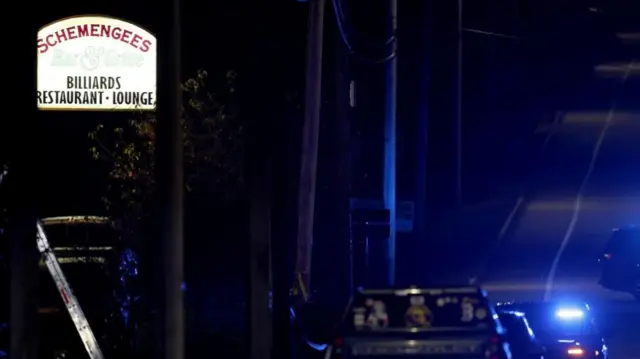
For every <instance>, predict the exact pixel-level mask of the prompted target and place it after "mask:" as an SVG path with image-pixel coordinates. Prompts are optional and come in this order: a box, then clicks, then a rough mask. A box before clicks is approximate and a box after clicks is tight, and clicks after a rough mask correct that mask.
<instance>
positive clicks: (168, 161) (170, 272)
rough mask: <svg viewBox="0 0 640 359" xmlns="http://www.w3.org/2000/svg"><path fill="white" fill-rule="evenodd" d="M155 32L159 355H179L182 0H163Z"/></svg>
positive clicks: (181, 321)
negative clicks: (158, 229) (159, 253)
mask: <svg viewBox="0 0 640 359" xmlns="http://www.w3.org/2000/svg"><path fill="white" fill-rule="evenodd" d="M161 4H162V5H163V6H162V7H164V10H163V11H161V13H164V14H167V15H166V16H162V17H161V21H160V22H159V24H160V26H159V35H160V36H158V62H157V74H158V75H157V79H158V105H157V116H158V118H157V124H156V139H157V142H156V151H157V154H156V156H157V161H156V178H157V181H158V195H159V202H160V203H159V204H160V205H159V207H158V208H159V209H160V215H159V217H158V218H157V219H158V222H157V223H158V225H160V226H162V230H161V231H159V233H158V234H159V235H160V237H161V238H160V239H161V247H160V251H161V255H160V256H159V258H162V261H163V262H162V263H160V266H161V268H162V270H161V271H160V274H161V275H162V277H163V279H162V280H160V281H159V284H160V286H161V288H162V291H161V292H160V293H159V294H161V298H162V305H161V306H160V308H159V309H160V312H161V313H162V315H161V323H162V325H161V328H162V334H161V335H159V336H160V339H161V343H162V344H161V345H160V353H157V355H158V356H157V357H158V358H165V359H183V358H184V349H185V344H184V341H185V331H184V325H185V324H184V303H183V293H182V283H183V280H184V274H183V273H184V241H183V235H184V234H183V233H184V231H183V225H184V223H183V216H184V177H183V176H184V174H183V160H184V156H183V142H182V140H183V139H182V123H181V109H182V90H181V87H180V85H181V82H182V74H181V70H182V68H181V53H182V47H181V36H182V31H181V24H180V21H181V15H180V14H181V11H180V10H181V1H180V0H166V1H164V2H162V3H161Z"/></svg>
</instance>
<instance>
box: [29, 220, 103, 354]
mask: <svg viewBox="0 0 640 359" xmlns="http://www.w3.org/2000/svg"><path fill="white" fill-rule="evenodd" d="M37 227H38V232H37V236H36V237H37V241H38V251H39V252H40V254H41V255H42V260H43V261H44V263H45V264H46V265H47V269H48V270H49V273H50V274H51V277H52V278H53V281H54V282H55V284H56V287H57V288H58V292H59V293H60V296H61V297H62V301H63V302H64V305H65V307H67V311H68V312H69V315H70V316H71V320H73V324H74V325H75V326H76V330H77V331H78V335H80V339H81V340H82V343H83V344H84V347H85V349H86V350H87V353H88V354H89V358H91V359H104V355H103V354H102V350H100V346H99V345H98V341H97V340H96V337H95V336H94V335H93V331H92V330H91V326H89V322H87V318H86V317H85V315H84V312H83V311H82V308H80V304H79V303H78V300H77V299H76V296H75V295H74V294H73V291H72V290H71V286H69V282H67V278H66V277H65V276H64V273H63V272H62V269H61V268H60V264H59V263H58V259H57V258H56V255H55V253H54V252H53V249H51V247H50V246H49V241H48V240H47V236H46V235H45V233H44V228H43V226H42V223H41V222H40V221H38V223H37Z"/></svg>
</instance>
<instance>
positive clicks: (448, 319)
mask: <svg viewBox="0 0 640 359" xmlns="http://www.w3.org/2000/svg"><path fill="white" fill-rule="evenodd" d="M492 313H493V312H492V310H491V308H490V307H489V304H488V302H487V300H486V298H484V296H483V295H482V294H481V293H480V292H477V293H473V292H469V293H447V292H446V291H442V290H439V291H432V292H422V293H420V294H418V295H407V294H405V293H402V294H398V293H397V292H395V291H388V292H385V293H382V292H376V293H366V292H365V293H361V294H358V295H357V296H356V297H355V298H354V299H353V301H352V303H351V305H350V307H349V308H348V310H347V313H346V315H345V320H344V323H343V330H344V331H345V332H347V333H349V332H354V333H355V332H371V331H398V330H410V331H416V330H451V329H487V328H490V327H491V325H492V324H493V319H492Z"/></svg>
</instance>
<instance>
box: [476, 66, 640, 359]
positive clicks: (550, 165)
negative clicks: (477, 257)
mask: <svg viewBox="0 0 640 359" xmlns="http://www.w3.org/2000/svg"><path fill="white" fill-rule="evenodd" d="M630 64H632V63H631V62H630V60H629V61H619V62H616V63H612V64H603V65H605V66H599V67H597V68H596V69H594V72H595V76H594V80H593V81H592V82H591V84H589V88H588V89H586V91H585V93H584V94H583V96H582V98H583V100H582V103H580V101H579V100H578V101H576V103H575V104H571V105H570V106H569V108H568V109H567V110H566V111H565V112H564V116H563V117H562V118H561V120H560V123H559V124H558V125H557V126H552V127H549V126H547V127H545V128H541V129H540V132H543V133H547V131H553V133H552V136H551V138H550V141H549V143H548V147H547V148H546V150H545V153H544V156H543V160H542V161H541V167H540V168H539V170H538V171H537V172H536V173H535V174H534V177H533V178H530V181H529V182H530V183H531V184H532V187H531V188H530V192H529V194H528V196H527V198H526V199H525V201H524V202H523V205H522V206H521V208H519V211H518V213H519V214H518V215H517V216H516V217H515V219H514V221H513V222H512V223H510V230H509V234H508V235H506V236H505V237H504V238H501V239H500V242H499V243H498V245H497V247H496V248H497V249H496V251H495V252H494V254H493V256H491V260H490V261H489V262H488V265H487V266H486V267H485V268H483V273H482V274H483V275H482V276H481V277H480V283H481V284H482V285H483V286H485V288H486V289H487V290H488V292H489V295H490V296H491V298H492V299H494V300H497V301H503V300H543V299H547V300H560V301H561V300H563V299H566V298H581V299H584V300H587V301H589V302H591V303H593V306H594V308H596V310H597V311H598V312H599V313H600V317H601V321H602V322H603V323H604V324H605V325H606V326H607V327H609V328H611V332H610V333H608V334H609V336H610V338H609V342H610V347H611V354H612V358H621V359H633V358H640V340H638V338H640V302H638V301H635V300H634V299H633V297H632V296H631V295H630V294H626V293H618V292H612V291H608V290H605V289H603V288H601V287H600V286H599V285H598V284H597V279H598V274H599V268H598V266H597V261H596V259H597V256H598V255H599V254H600V253H601V250H602V249H603V247H604V243H605V241H606V240H607V238H608V236H609V235H610V233H611V230H612V229H613V228H615V227H619V226H624V225H626V224H630V223H640V76H639V75H640V74H639V73H638V72H639V71H638V67H637V66H638V65H637V63H636V64H632V65H633V66H629V65H630Z"/></svg>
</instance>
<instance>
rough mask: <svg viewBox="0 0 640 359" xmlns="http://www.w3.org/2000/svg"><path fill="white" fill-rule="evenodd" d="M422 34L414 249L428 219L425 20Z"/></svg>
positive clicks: (423, 236) (423, 244)
mask: <svg viewBox="0 0 640 359" xmlns="http://www.w3.org/2000/svg"><path fill="white" fill-rule="evenodd" d="M422 6H423V8H424V9H425V10H423V11H424V15H423V16H424V18H427V14H428V13H427V12H428V11H429V6H427V4H426V3H424V4H423V5H422ZM421 30H422V31H421V34H420V35H421V36H417V38H418V39H419V40H418V41H420V42H419V43H418V44H419V46H420V48H421V49H422V51H421V57H420V58H421V60H420V63H419V68H418V71H419V77H418V78H419V80H418V81H419V83H418V86H419V87H418V118H417V126H416V129H417V131H416V132H417V138H416V180H417V182H416V191H415V204H416V207H415V208H416V212H415V227H414V231H415V232H414V233H415V241H416V246H417V248H420V249H426V246H427V244H426V242H427V238H426V221H427V176H428V174H427V168H428V166H427V163H428V162H427V161H428V157H429V156H428V153H429V151H428V150H427V145H428V131H429V77H430V76H429V69H430V66H429V65H430V61H429V60H430V58H429V54H430V53H429V46H428V44H429V41H428V34H429V21H424V25H423V27H422V29H421ZM415 268H416V271H415V272H416V273H417V274H416V275H417V276H419V277H418V278H417V279H419V281H418V282H417V283H422V280H423V278H424V275H423V274H418V273H420V272H421V271H419V270H417V269H418V267H415Z"/></svg>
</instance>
